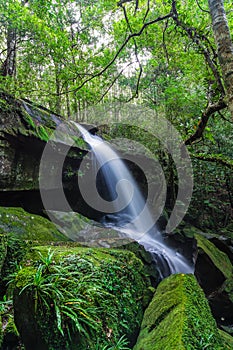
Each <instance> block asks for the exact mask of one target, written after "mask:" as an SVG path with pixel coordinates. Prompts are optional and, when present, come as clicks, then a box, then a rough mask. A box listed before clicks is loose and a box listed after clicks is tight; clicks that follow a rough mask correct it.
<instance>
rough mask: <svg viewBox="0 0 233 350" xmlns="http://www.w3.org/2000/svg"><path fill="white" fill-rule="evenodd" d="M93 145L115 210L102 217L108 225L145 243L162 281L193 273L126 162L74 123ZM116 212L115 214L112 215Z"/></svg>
mask: <svg viewBox="0 0 233 350" xmlns="http://www.w3.org/2000/svg"><path fill="white" fill-rule="evenodd" d="M74 124H75V125H76V126H77V128H78V129H79V131H80V132H81V134H82V137H83V139H84V140H85V141H86V142H87V143H88V144H89V145H90V147H91V149H92V152H93V155H94V160H93V161H94V162H96V164H97V168H98V169H99V171H100V173H101V177H102V180H103V182H104V185H105V187H106V188H105V189H106V192H107V193H108V198H107V201H108V203H109V205H110V204H111V206H112V209H111V210H109V211H105V213H106V212H107V213H108V214H106V215H104V216H103V218H102V223H103V225H105V226H108V227H112V228H114V227H115V228H117V229H118V230H121V231H122V232H124V233H125V234H126V235H127V236H128V237H129V238H132V239H134V240H136V241H138V242H139V243H140V244H142V245H143V246H144V247H145V249H146V250H147V251H149V252H150V253H151V255H152V257H153V260H154V261H155V263H156V266H157V269H158V272H159V274H160V277H161V278H164V277H166V276H168V275H170V274H173V273H193V266H192V264H191V263H190V262H188V260H187V259H186V258H185V257H184V256H182V255H181V254H179V253H178V252H176V251H175V250H174V249H172V248H170V247H169V246H168V245H167V244H166V243H165V241H164V238H163V236H162V234H161V233H160V232H159V230H158V229H157V228H156V225H155V223H154V220H153V217H152V215H151V213H150V210H149V208H148V206H147V204H146V202H145V199H144V197H143V195H142V194H141V192H140V190H139V188H138V185H137V183H136V182H135V180H134V178H133V176H132V175H131V173H130V171H129V170H128V168H127V166H126V165H125V163H124V162H123V160H122V159H121V158H120V157H119V156H118V154H117V153H116V152H115V151H114V150H113V149H112V148H111V146H110V145H109V144H108V143H107V142H105V141H103V140H102V139H101V138H100V137H98V136H96V135H92V134H90V133H89V132H88V131H87V130H86V129H85V128H84V127H82V126H81V125H79V124H77V123H74ZM111 212H112V213H111Z"/></svg>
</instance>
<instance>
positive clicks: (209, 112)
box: [185, 100, 227, 145]
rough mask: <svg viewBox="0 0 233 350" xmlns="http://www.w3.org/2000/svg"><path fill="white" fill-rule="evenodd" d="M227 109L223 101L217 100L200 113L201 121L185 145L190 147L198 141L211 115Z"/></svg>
mask: <svg viewBox="0 0 233 350" xmlns="http://www.w3.org/2000/svg"><path fill="white" fill-rule="evenodd" d="M226 107H227V104H226V102H225V101H224V100H219V101H218V102H216V103H214V104H210V105H208V106H207V108H206V110H205V111H204V112H203V113H202V117H201V120H200V121H199V123H198V126H197V129H196V131H195V132H194V134H193V135H191V136H190V137H189V138H188V139H187V140H186V141H185V145H191V144H192V143H193V142H194V141H196V140H198V139H200V138H201V137H202V135H203V132H204V130H205V127H206V125H207V123H208V120H209V118H210V116H211V115H212V114H214V113H215V112H219V111H220V110H222V109H224V108H226Z"/></svg>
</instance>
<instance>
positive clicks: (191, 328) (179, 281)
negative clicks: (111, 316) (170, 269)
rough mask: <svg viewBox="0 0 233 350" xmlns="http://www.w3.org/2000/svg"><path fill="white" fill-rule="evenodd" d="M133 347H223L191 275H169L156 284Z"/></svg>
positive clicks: (174, 349) (151, 349)
mask: <svg viewBox="0 0 233 350" xmlns="http://www.w3.org/2000/svg"><path fill="white" fill-rule="evenodd" d="M133 349H134V350H161V349H163V350H177V349H179V350H182V349H184V350H198V349H200V350H201V349H211V350H217V349H218V350H220V349H225V350H226V349H227V348H226V347H224V346H223V342H222V339H221V337H220V335H219V332H218V329H217V326H216V322H215V320H214V318H213V317H212V315H211V311H210V308H209V305H208V302H207V300H206V298H205V295H204V292H203V291H202V289H201V288H200V286H199V285H198V283H197V280H196V278H195V277H194V276H193V275H185V274H176V275H172V276H170V277H168V278H166V279H164V280H163V281H162V282H161V283H160V284H159V286H158V288H157V290H156V293H155V295H154V298H153V300H152V301H151V303H150V305H149V306H148V308H147V310H146V311H145V314H144V318H143V322H142V326H141V331H140V334H139V337H138V340H137V343H136V345H135V347H134V348H133Z"/></svg>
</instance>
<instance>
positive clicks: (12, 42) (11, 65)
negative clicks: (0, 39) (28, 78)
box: [1, 26, 16, 76]
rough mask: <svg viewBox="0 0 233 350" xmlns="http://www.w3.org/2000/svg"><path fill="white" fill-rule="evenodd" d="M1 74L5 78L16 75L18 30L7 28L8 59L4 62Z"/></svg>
mask: <svg viewBox="0 0 233 350" xmlns="http://www.w3.org/2000/svg"><path fill="white" fill-rule="evenodd" d="M1 73H2V75H3V76H7V75H9V76H14V75H16V30H15V29H14V28H11V27H10V26H9V27H8V28H7V57H6V60H5V61H4V62H3V65H2V68H1Z"/></svg>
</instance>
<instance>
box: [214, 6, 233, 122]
mask: <svg viewBox="0 0 233 350" xmlns="http://www.w3.org/2000/svg"><path fill="white" fill-rule="evenodd" d="M208 2H209V9H210V14H211V18H212V26H213V32H214V37H215V42H216V45H217V50H218V58H219V62H220V65H221V69H222V73H223V79H224V83H225V86H226V91H227V96H228V108H229V110H230V112H231V115H232V118H233V43H232V40H231V34H230V30H229V26H228V22H227V17H226V12H225V9H224V5H223V0H208Z"/></svg>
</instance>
